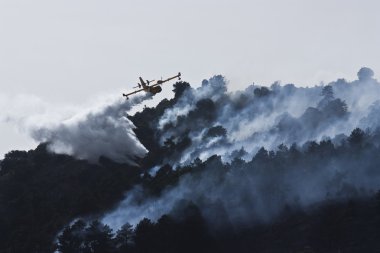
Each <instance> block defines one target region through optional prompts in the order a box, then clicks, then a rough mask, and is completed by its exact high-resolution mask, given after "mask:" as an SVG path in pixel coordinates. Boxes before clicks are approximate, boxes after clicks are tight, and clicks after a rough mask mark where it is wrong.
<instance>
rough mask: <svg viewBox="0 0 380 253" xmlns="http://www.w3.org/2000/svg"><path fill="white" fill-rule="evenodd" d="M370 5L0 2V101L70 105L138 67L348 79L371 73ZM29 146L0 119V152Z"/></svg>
mask: <svg viewBox="0 0 380 253" xmlns="http://www.w3.org/2000/svg"><path fill="white" fill-rule="evenodd" d="M379 9H380V2H379V1H376V0H360V1H359V0H355V1H354V0H318V1H317V0H276V1H275V0H262V1H259V0H249V1H248V0H234V1H232V0H230V1H223V0H218V1H216V0H215V1H211V0H202V1H200V0H188V1H187V0H186V1H183V0H161V1H144V0H139V1H137V0H123V1H121V0H111V1H98V0H86V1H84V0H75V1H74V0H54V1H53V0H33V1H30V0H0V88H1V89H0V99H4V98H7V99H9V101H10V102H9V103H15V101H17V99H14V97H15V96H18V97H19V96H20V94H24V95H33V97H36V98H38V99H40V100H41V101H43V103H46V104H48V105H52V106H57V107H59V106H64V105H67V106H80V105H82V104H83V103H85V101H89V100H91V98H97V97H101V96H102V94H111V93H112V94H113V93H115V94H116V93H117V94H118V92H119V91H121V90H127V89H130V88H131V87H132V86H133V84H135V83H136V81H137V78H138V76H140V75H143V76H144V77H146V78H147V79H152V78H156V77H161V76H163V77H166V76H170V75H173V74H176V73H177V72H178V71H181V72H182V73H183V77H184V80H186V81H189V82H191V83H192V84H194V85H197V84H199V83H200V82H201V81H202V79H205V78H208V77H210V76H212V75H214V74H223V75H225V76H226V77H227V79H229V80H230V87H229V88H230V89H231V90H233V89H239V88H244V87H245V86H247V85H248V84H251V83H252V82H255V83H258V84H263V85H270V84H271V83H272V82H273V81H276V80H281V81H282V83H288V82H292V83H295V84H296V85H314V84H318V83H319V82H320V81H331V80H334V79H337V78H340V77H345V78H347V79H349V80H351V79H354V78H355V77H356V72H357V71H358V70H359V68H360V67H362V66H368V67H370V68H372V69H373V70H374V71H375V75H376V77H377V76H378V75H377V74H378V73H379V72H380V48H379V45H380V33H379V31H380V15H379V14H378V11H379ZM168 90H171V89H170V88H169V89H168ZM38 99H37V100H38ZM12 101H13V102H12ZM4 104H5V103H4V101H3V103H1V101H0V105H2V106H7V105H4ZM6 104H8V103H6ZM13 107H14V105H12V106H11V107H10V108H13ZM21 108H22V106H21ZM8 110H10V109H9V108H8ZM15 113H18V111H15ZM30 113H33V110H31V112H30ZM0 119H1V117H0ZM29 147H33V143H32V142H31V141H30V140H29V139H28V138H26V135H25V134H22V133H20V131H19V130H18V129H17V128H16V126H15V125H13V124H9V123H3V122H0V157H1V154H3V153H4V152H6V151H8V150H10V149H15V148H21V149H24V148H29Z"/></svg>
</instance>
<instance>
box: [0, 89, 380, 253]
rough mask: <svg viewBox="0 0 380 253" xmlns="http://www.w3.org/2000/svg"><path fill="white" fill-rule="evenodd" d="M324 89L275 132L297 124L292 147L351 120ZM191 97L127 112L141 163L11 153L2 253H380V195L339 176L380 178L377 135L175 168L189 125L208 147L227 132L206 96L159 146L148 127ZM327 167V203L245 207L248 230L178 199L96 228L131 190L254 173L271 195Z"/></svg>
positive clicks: (0, 194)
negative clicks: (264, 213)
mask: <svg viewBox="0 0 380 253" xmlns="http://www.w3.org/2000/svg"><path fill="white" fill-rule="evenodd" d="M204 85H206V84H204ZM326 87H327V88H324V89H323V91H322V94H321V95H322V100H321V101H320V103H319V104H318V105H317V106H316V108H309V109H307V110H306V111H305V113H304V114H302V115H301V116H300V117H299V118H294V117H291V116H284V117H283V119H282V120H280V121H279V122H278V125H277V127H276V129H274V130H273V131H277V132H281V131H285V130H284V129H285V128H287V129H289V128H292V129H294V131H292V132H291V134H290V133H289V137H288V138H289V139H290V140H291V139H297V138H298V136H297V131H301V130H303V129H304V128H313V129H312V130H311V131H314V130H315V129H317V128H323V127H324V125H323V124H324V123H323V122H325V121H326V120H328V121H333V120H338V119H341V118H345V117H347V115H348V114H349V112H348V109H347V105H346V103H345V102H344V101H342V100H340V99H337V98H335V95H334V93H333V91H332V88H328V87H329V86H326ZM330 87H331V86H330ZM187 89H190V85H189V84H188V83H185V82H178V83H176V84H175V85H174V92H175V97H174V98H173V99H171V100H163V101H161V102H160V103H159V104H158V105H157V107H155V108H146V109H144V110H143V111H142V112H139V113H136V114H135V115H133V116H129V119H130V120H131V121H132V122H133V123H134V124H135V126H136V129H135V133H136V136H137V137H138V139H139V140H140V141H141V143H142V144H143V145H144V146H145V147H146V148H147V149H148V150H149V153H148V155H147V156H146V157H145V158H143V159H140V160H137V161H136V162H137V163H138V164H139V165H140V167H134V166H131V165H127V164H119V163H116V162H114V161H112V160H110V159H108V158H106V157H100V158H99V161H98V163H97V164H91V163H89V162H87V161H84V160H77V159H74V158H73V157H71V156H67V155H57V154H53V153H51V152H49V149H48V143H43V144H40V145H39V146H38V147H37V148H36V149H35V150H31V151H27V152H26V151H11V152H9V153H8V154H7V155H6V156H5V158H4V159H3V160H2V161H1V170H0V235H1V236H0V252H4V253H5V252H7V253H8V252H28V253H29V252H53V251H55V250H58V251H59V252H62V253H74V252H75V253H82V252H83V253H87V252H92V253H97V252H99V253H119V252H120V253H122V252H125V253H127V252H136V253H138V252H139V253H140V252H141V253H148V252H157V253H158V252H299V253H301V252H304V253H306V252H376V250H378V249H380V241H379V240H378V237H379V235H380V191H370V190H368V189H362V188H358V187H355V185H353V184H350V182H349V180H348V181H347V180H345V179H346V176H347V175H345V174H344V173H346V174H348V175H351V174H350V173H352V175H356V174H360V173H365V174H367V175H378V174H380V171H379V170H380V169H379V168H380V167H379V166H380V156H379V154H380V147H379V145H378V144H379V143H380V130H373V131H367V130H363V129H360V128H356V129H353V131H352V132H351V134H350V135H349V136H341V138H339V141H338V140H331V139H328V138H327V139H325V140H322V141H318V142H317V141H313V140H310V141H308V142H306V143H305V144H304V145H297V144H293V145H285V144H282V145H280V146H278V147H277V148H276V149H274V150H266V149H265V148H261V149H259V150H258V152H256V153H255V155H253V156H252V157H249V159H246V158H245V159H243V157H247V155H248V153H247V152H246V151H245V150H244V149H243V148H242V149H240V150H237V151H235V152H233V154H232V155H231V160H230V161H228V162H226V161H223V160H222V158H221V157H220V156H217V155H213V156H211V157H209V158H208V159H206V160H205V161H202V160H200V159H199V158H195V159H193V160H192V162H191V163H188V164H185V165H181V166H179V167H176V168H175V169H174V168H173V166H171V165H170V164H169V163H167V161H168V160H170V159H177V158H178V157H180V155H181V154H182V152H183V151H184V150H186V149H187V148H188V147H189V146H191V144H192V139H191V136H190V131H191V129H192V128H194V127H195V128H200V129H205V134H204V136H203V140H208V139H212V138H226V136H227V135H228V132H227V130H226V129H225V128H224V127H223V126H221V125H214V126H213V123H214V120H215V116H216V108H217V107H218V102H215V101H213V100H211V99H201V100H199V101H198V102H197V103H196V105H195V106H194V108H193V109H192V110H190V112H189V113H188V115H187V116H183V117H179V118H178V122H177V125H176V126H174V125H165V126H164V128H163V131H169V130H170V129H171V128H173V127H178V128H182V129H180V131H181V136H174V135H173V136H169V137H168V138H167V139H166V140H165V141H164V142H163V143H162V142H161V141H160V136H158V134H157V131H156V129H155V127H156V126H157V123H158V121H159V119H160V118H161V117H162V115H163V114H164V113H165V111H166V110H167V109H168V108H171V107H173V106H174V105H175V104H176V103H177V102H178V100H179V99H180V98H181V96H182V95H183V94H184V93H185V92H186V90H187ZM273 93H275V91H274V90H272V89H268V88H256V89H255V90H254V91H253V96H254V97H256V98H257V99H259V100H260V99H269V98H270V97H271V96H272V95H273ZM246 100H247V99H246ZM244 101H245V100H244ZM286 134H288V133H286ZM311 136H312V135H311ZM363 161H367V162H363ZM159 164H164V165H162V166H161V167H160V169H159V170H158V171H157V173H155V174H154V175H152V174H150V173H149V169H150V168H152V167H153V166H156V165H159ZM331 164H333V165H334V166H335V167H338V168H339V167H341V168H346V170H345V171H343V173H342V174H339V173H337V174H336V176H334V177H333V178H332V179H329V181H327V182H325V183H326V186H325V192H324V194H325V198H324V199H323V201H320V202H318V203H312V204H310V205H305V204H303V203H301V202H302V201H301V200H297V199H296V200H291V201H290V200H289V201H288V200H283V202H281V203H282V204H281V205H280V206H279V208H278V210H277V211H273V212H275V213H276V215H275V216H274V217H275V218H273V219H270V220H262V219H256V218H255V217H254V216H255V212H254V211H252V215H251V216H253V217H252V219H251V220H249V222H247V223H245V224H241V223H239V224H235V223H234V221H232V220H230V219H229V218H228V215H227V214H226V213H227V212H228V210H225V208H224V207H223V206H222V205H219V204H218V203H210V205H213V209H212V210H214V211H213V215H214V216H215V217H216V220H210V219H208V218H207V217H205V215H204V212H203V211H202V210H201V207H200V206H198V205H197V204H196V203H194V202H192V201H188V200H183V201H178V203H177V204H176V206H175V208H174V210H173V211H172V212H169V213H167V214H165V215H163V216H162V217H161V218H159V219H158V220H157V221H153V220H149V219H147V218H145V219H143V220H141V221H140V222H139V223H138V224H137V225H136V226H132V225H130V224H129V223H126V224H124V225H123V226H122V227H121V228H120V229H119V230H116V231H114V230H112V229H111V228H110V227H109V226H107V225H106V224H102V223H101V222H100V221H99V219H100V218H101V216H102V215H103V214H104V213H106V212H108V211H110V210H112V208H114V207H115V206H116V205H117V203H118V202H120V201H121V200H122V199H123V197H124V194H128V192H129V190H131V189H132V188H133V187H134V186H136V185H141V186H142V187H143V188H144V189H145V190H146V192H147V194H148V195H149V196H156V197H157V196H161V195H162V194H163V192H165V190H166V189H170V188H173V187H175V186H176V185H178V184H179V182H180V181H181V179H182V178H184V177H187V178H190V180H194V181H196V180H199V178H202V177H204V175H207V177H212V178H216V179H217V180H218V184H220V185H224V184H227V183H229V182H230V181H229V178H230V177H233V178H238V179H239V180H241V181H240V183H241V184H250V182H251V181H250V180H253V179H255V178H257V177H260V178H262V179H263V181H268V182H272V183H270V184H263V186H262V187H269V188H265V189H263V192H265V194H267V195H266V196H265V197H267V198H278V197H279V196H280V197H281V196H282V195H281V194H284V193H283V191H284V189H285V188H282V185H281V180H282V178H283V177H286V176H287V175H296V176H297V178H300V179H302V178H309V177H312V176H313V175H315V174H317V172H318V171H328V170H329V169H326V168H330V167H331ZM347 171H348V172H347ZM350 171H351V172H350ZM352 171H353V172H352ZM277 183H278V184H277ZM378 190H380V185H379V189H378ZM221 197H223V196H221ZM78 217H85V218H79V219H77V218H78ZM68 224H69V225H68Z"/></svg>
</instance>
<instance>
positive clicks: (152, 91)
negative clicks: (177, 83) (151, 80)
mask: <svg viewBox="0 0 380 253" xmlns="http://www.w3.org/2000/svg"><path fill="white" fill-rule="evenodd" d="M161 91H162V88H161V86H155V87H149V92H151V93H153V94H157V93H160V92H161Z"/></svg>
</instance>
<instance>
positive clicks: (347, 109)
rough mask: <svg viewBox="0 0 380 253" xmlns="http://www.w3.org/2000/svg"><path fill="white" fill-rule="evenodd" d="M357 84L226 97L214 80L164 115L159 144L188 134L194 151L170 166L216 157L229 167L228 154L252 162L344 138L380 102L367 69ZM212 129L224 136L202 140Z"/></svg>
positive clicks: (379, 87) (277, 88)
mask: <svg viewBox="0 0 380 253" xmlns="http://www.w3.org/2000/svg"><path fill="white" fill-rule="evenodd" d="M358 78H359V79H358V80H356V81H353V82H348V81H346V80H344V79H339V80H337V81H336V82H331V83H329V85H328V86H329V87H331V94H325V95H323V89H324V86H315V87H310V88H297V87H295V86H294V85H293V84H287V85H284V86H281V85H280V84H279V83H274V84H273V85H272V86H271V87H270V88H266V87H260V86H256V85H252V86H249V87H248V88H247V89H246V90H245V91H241V92H236V93H234V94H228V93H226V81H225V79H224V78H223V77H222V76H215V77H213V78H211V79H210V80H209V81H204V82H203V85H202V87H200V88H198V89H196V90H194V89H191V90H188V91H187V92H185V93H184V95H183V96H182V97H181V98H180V99H179V101H178V102H177V104H176V106H174V107H173V108H171V109H169V110H167V111H166V112H165V114H164V115H163V117H162V118H161V119H160V121H159V125H158V126H159V129H161V132H160V133H159V136H160V138H161V143H164V142H165V141H166V140H167V139H169V138H172V139H174V140H175V139H176V138H177V137H178V136H184V135H186V134H189V137H190V138H191V139H192V145H191V147H189V148H188V149H187V151H186V152H184V154H183V156H182V159H181V160H180V161H177V160H175V161H172V162H171V163H174V164H176V163H178V162H180V163H189V162H191V161H192V160H194V159H195V158H196V157H200V158H201V159H202V160H205V159H207V158H208V157H209V156H211V155H214V154H218V155H221V156H222V157H223V159H225V160H226V161H228V157H229V154H230V153H231V152H233V151H234V150H239V149H241V148H242V147H244V149H245V150H246V151H247V152H248V156H247V157H252V156H253V155H254V154H255V153H256V152H257V151H258V150H259V148H261V147H265V148H267V149H275V148H276V147H277V146H278V145H280V144H286V145H291V144H293V143H297V144H299V145H301V144H303V143H305V142H307V141H309V140H322V139H325V138H334V137H335V136H336V135H339V134H345V135H347V134H349V133H350V132H351V131H352V130H353V129H354V128H355V127H357V126H359V125H360V122H362V124H361V126H362V125H363V122H364V121H363V118H365V117H366V116H367V115H368V114H369V112H370V110H371V106H372V105H373V104H374V103H375V102H376V101H377V100H378V99H379V97H380V84H379V83H378V82H377V81H376V80H375V79H373V71H372V70H371V69H368V68H362V69H361V70H360V71H359V72H358ZM205 103H208V104H207V105H206V106H204V107H202V105H204V104H205ZM207 113H209V114H211V115H206V114H207ZM215 126H222V127H223V128H225V129H226V131H227V135H226V136H225V137H221V138H205V137H207V136H206V134H207V131H208V129H209V128H210V127H215ZM370 126H371V124H370V123H368V125H366V126H362V127H364V128H367V127H370ZM169 163H170V161H169Z"/></svg>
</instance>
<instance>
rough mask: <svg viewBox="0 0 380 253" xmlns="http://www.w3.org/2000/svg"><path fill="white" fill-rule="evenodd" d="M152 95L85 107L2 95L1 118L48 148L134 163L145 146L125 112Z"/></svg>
mask: <svg viewBox="0 0 380 253" xmlns="http://www.w3.org/2000/svg"><path fill="white" fill-rule="evenodd" d="M151 97H152V96H151V95H144V96H135V97H133V98H132V99H130V100H125V99H122V98H120V99H114V98H112V99H107V100H106V101H102V102H99V103H98V104H97V105H96V106H91V107H90V108H88V109H83V108H74V107H67V106H66V107H64V108H52V107H51V106H50V105H49V104H47V103H45V102H43V101H42V100H40V99H38V98H37V97H34V96H29V95H28V96H26V95H24V96H18V97H16V98H13V99H10V98H9V97H8V98H7V97H6V96H3V97H2V98H4V99H1V100H0V103H2V104H4V107H3V108H6V109H4V110H3V114H2V117H1V118H0V120H2V121H6V122H10V123H12V124H13V125H15V126H17V127H18V128H19V129H20V131H22V132H27V133H28V134H29V135H30V136H31V137H32V138H33V139H34V140H36V141H38V142H48V143H49V146H48V147H49V150H50V151H52V152H55V153H59V154H68V155H72V156H74V157H76V158H78V159H86V160H89V161H91V162H97V161H98V159H99V157H100V156H105V157H107V158H109V159H112V160H114V161H116V162H120V163H130V164H135V163H134V162H133V161H134V159H135V158H137V157H139V158H141V157H143V156H144V155H145V154H146V153H147V150H146V148H145V147H144V146H143V145H142V144H141V143H140V142H139V141H138V140H137V138H136V136H135V134H134V132H133V129H134V127H135V126H134V125H133V123H132V122H131V121H130V120H129V119H128V118H127V112H128V111H129V110H131V109H132V107H134V106H136V105H138V104H140V103H141V102H143V101H144V100H146V99H150V98H151Z"/></svg>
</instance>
